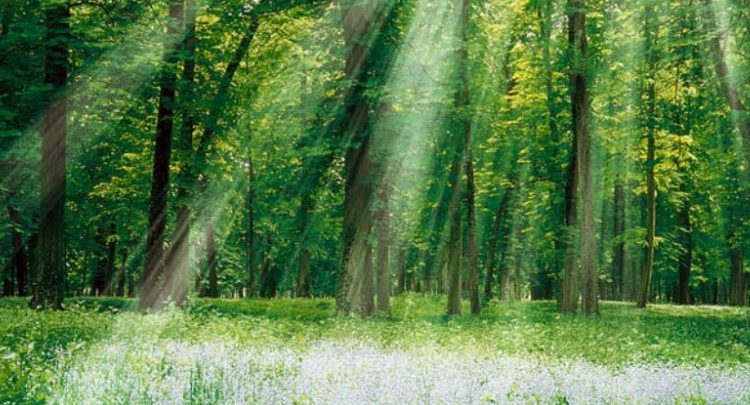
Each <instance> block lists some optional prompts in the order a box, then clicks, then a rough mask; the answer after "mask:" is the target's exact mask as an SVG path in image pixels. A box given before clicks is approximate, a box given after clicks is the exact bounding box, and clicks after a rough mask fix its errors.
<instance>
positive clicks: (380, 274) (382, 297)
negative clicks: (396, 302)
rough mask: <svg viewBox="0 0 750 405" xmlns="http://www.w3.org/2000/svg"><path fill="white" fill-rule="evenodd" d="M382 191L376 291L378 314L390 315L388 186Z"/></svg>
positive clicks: (384, 186) (385, 185)
mask: <svg viewBox="0 0 750 405" xmlns="http://www.w3.org/2000/svg"><path fill="white" fill-rule="evenodd" d="M381 187H382V188H383V190H382V191H381V192H380V204H381V207H380V210H379V212H378V223H377V238H378V252H377V256H378V257H377V266H378V267H377V272H376V274H377V289H378V308H377V309H378V312H379V313H380V314H382V315H386V316H388V315H390V313H391V301H390V299H391V277H390V272H389V271H388V259H389V257H388V256H389V255H388V252H389V250H390V247H391V243H390V233H391V229H390V218H389V211H388V208H389V198H388V194H389V193H388V191H389V190H388V185H387V184H383V185H382V186H381Z"/></svg>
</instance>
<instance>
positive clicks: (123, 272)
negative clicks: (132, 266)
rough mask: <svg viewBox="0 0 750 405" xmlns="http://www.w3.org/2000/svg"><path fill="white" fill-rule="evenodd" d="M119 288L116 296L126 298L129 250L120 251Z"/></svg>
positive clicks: (116, 290)
mask: <svg viewBox="0 0 750 405" xmlns="http://www.w3.org/2000/svg"><path fill="white" fill-rule="evenodd" d="M117 273H118V274H117V287H116V289H115V295H116V296H118V297H124V296H125V279H127V278H128V250H127V249H120V268H119V269H118V271H117Z"/></svg>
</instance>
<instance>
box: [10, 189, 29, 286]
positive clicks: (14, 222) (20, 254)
mask: <svg viewBox="0 0 750 405" xmlns="http://www.w3.org/2000/svg"><path fill="white" fill-rule="evenodd" d="M8 217H9V219H10V226H11V246H12V247H13V252H12V255H11V260H10V263H11V265H12V267H11V269H10V274H11V275H12V280H14V281H15V284H16V289H17V290H16V291H17V293H18V296H21V297H23V296H26V293H27V291H26V282H27V280H28V274H29V271H28V269H29V262H28V257H27V256H26V246H25V245H24V243H23V233H21V213H20V212H18V210H17V209H16V207H15V206H13V204H8ZM11 286H12V284H11ZM12 294H13V291H12V287H11V292H10V295H12Z"/></svg>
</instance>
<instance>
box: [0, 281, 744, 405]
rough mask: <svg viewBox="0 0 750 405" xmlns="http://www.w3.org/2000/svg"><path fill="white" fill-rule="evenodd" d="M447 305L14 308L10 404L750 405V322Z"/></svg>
mask: <svg viewBox="0 0 750 405" xmlns="http://www.w3.org/2000/svg"><path fill="white" fill-rule="evenodd" d="M444 302H445V300H444V298H443V297H423V296H420V295H415V294H411V295H405V296H401V297H396V298H394V299H393V300H392V304H393V314H392V316H391V317H390V318H383V317H374V318H371V319H355V318H343V319H342V318H338V317H335V316H334V304H333V301H332V300H330V299H312V300H303V299H271V300H208V299H200V300H194V301H192V302H191V304H190V305H189V307H188V308H187V309H186V310H185V311H179V310H175V309H172V310H167V311H163V312H160V313H156V314H149V315H142V314H140V313H138V312H136V311H134V310H133V307H134V302H133V301H132V300H127V299H114V298H83V299H70V300H68V301H67V310H66V311H63V312H46V311H42V312H37V311H31V310H28V309H26V301H25V300H21V299H3V300H0V404H2V403H33V402H50V403H75V404H79V403H139V404H140V403H196V404H207V403H216V404H224V403H303V404H304V403H346V404H355V403H356V404H359V403H556V404H564V403H571V404H573V403H574V404H577V403H655V404H662V403H696V404H704V403H750V311H748V310H747V309H733V308H726V307H707V306H700V307H677V306H672V305H651V306H649V308H648V309H646V310H638V309H636V308H634V306H633V305H632V304H629V303H614V302H605V303H603V304H602V306H601V316H600V317H596V318H586V317H583V316H560V315H558V314H557V313H556V312H555V304H554V303H552V302H516V303H499V302H492V303H491V304H489V305H488V306H487V307H486V308H485V309H484V311H483V314H482V316H480V317H472V316H469V315H465V316H462V317H453V318H447V317H445V316H444V315H443V312H444ZM465 309H466V310H468V308H465ZM466 312H468V311H466Z"/></svg>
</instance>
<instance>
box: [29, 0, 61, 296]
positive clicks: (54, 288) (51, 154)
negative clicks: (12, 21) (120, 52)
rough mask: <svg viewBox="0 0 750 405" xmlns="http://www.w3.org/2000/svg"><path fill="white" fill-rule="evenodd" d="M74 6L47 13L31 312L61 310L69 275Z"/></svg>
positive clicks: (57, 5)
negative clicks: (68, 175)
mask: <svg viewBox="0 0 750 405" xmlns="http://www.w3.org/2000/svg"><path fill="white" fill-rule="evenodd" d="M69 18H70V4H69V3H68V2H67V1H60V2H54V3H52V4H50V5H49V6H48V7H47V9H46V10H45V26H46V33H45V40H46V45H45V63H44V82H45V83H46V84H47V85H49V86H50V87H51V91H50V93H49V100H48V101H49V103H48V104H47V110H46V111H45V113H44V118H43V124H42V125H43V127H42V173H41V177H42V190H41V216H40V218H39V254H40V255H41V260H40V263H39V264H40V269H39V272H35V273H36V274H35V276H36V280H35V283H34V284H35V285H34V288H33V289H34V291H33V297H32V299H31V301H30V306H31V307H32V308H52V309H62V304H63V298H64V297H65V289H66V281H67V272H66V270H65V176H66V164H65V161H66V147H65V144H66V134H67V118H68V99H67V96H65V94H64V93H63V91H64V88H65V85H66V84H67V79H68V69H69V61H68V41H69V37H70V23H69Z"/></svg>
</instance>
